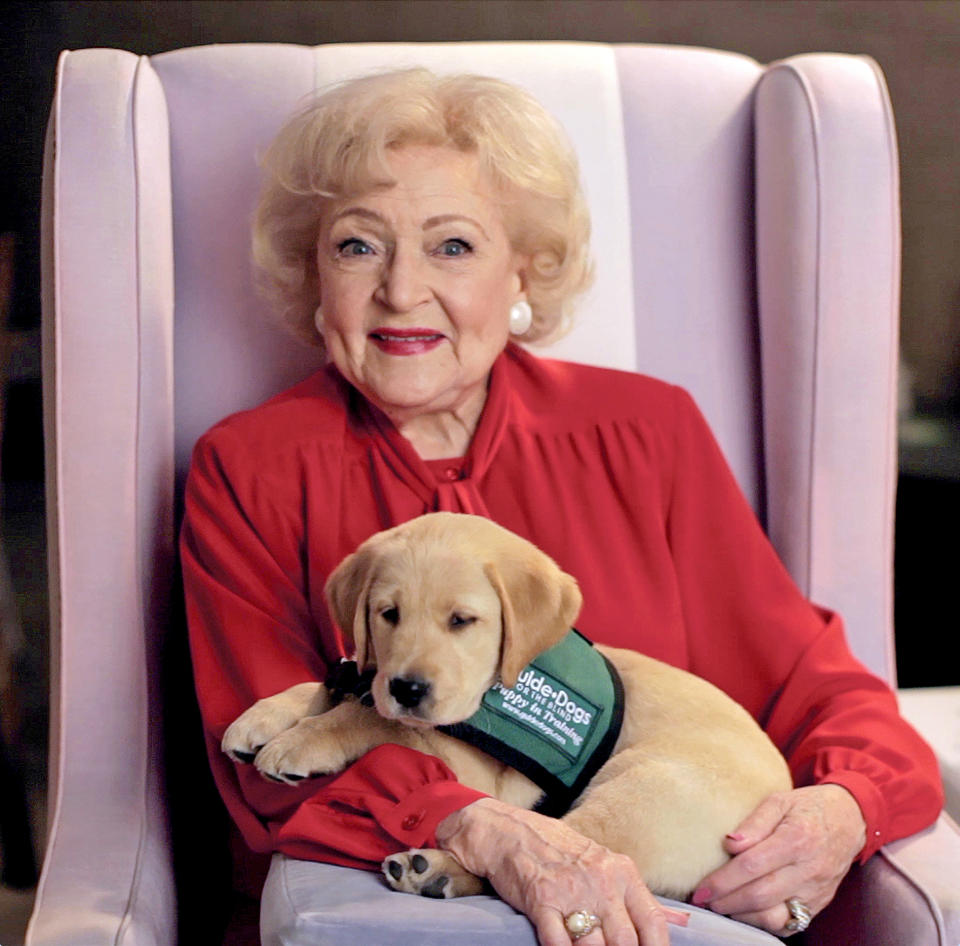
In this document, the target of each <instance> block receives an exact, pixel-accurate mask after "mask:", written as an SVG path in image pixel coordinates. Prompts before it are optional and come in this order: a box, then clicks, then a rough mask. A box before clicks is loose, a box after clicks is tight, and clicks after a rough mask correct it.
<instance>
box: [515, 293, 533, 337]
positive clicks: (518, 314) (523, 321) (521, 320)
mask: <svg viewBox="0 0 960 946" xmlns="http://www.w3.org/2000/svg"><path fill="white" fill-rule="evenodd" d="M531 325H533V309H531V308H530V303H529V302H527V301H526V300H525V299H521V300H520V301H519V302H514V304H513V305H512V306H510V334H511V335H526V334H527V332H529V331H530V326H531Z"/></svg>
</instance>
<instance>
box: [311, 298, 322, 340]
mask: <svg viewBox="0 0 960 946" xmlns="http://www.w3.org/2000/svg"><path fill="white" fill-rule="evenodd" d="M313 324H314V325H316V327H317V331H318V332H319V333H320V334H321V335H323V306H319V305H318V306H317V308H316V309H315V310H314V312H313Z"/></svg>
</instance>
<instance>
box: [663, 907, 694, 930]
mask: <svg viewBox="0 0 960 946" xmlns="http://www.w3.org/2000/svg"><path fill="white" fill-rule="evenodd" d="M666 914H667V922H668V923H671V924H673V925H674V926H687V925H688V924H689V923H690V914H689V913H687V912H686V911H685V910H671V909H669V908H667V909H666Z"/></svg>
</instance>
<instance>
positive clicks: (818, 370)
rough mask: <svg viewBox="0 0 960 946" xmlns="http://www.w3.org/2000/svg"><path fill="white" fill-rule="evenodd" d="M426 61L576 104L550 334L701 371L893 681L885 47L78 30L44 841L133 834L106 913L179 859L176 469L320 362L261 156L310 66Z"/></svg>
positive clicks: (748, 477) (662, 367) (725, 424)
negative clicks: (166, 713)
mask: <svg viewBox="0 0 960 946" xmlns="http://www.w3.org/2000/svg"><path fill="white" fill-rule="evenodd" d="M405 65H426V66H428V67H431V68H433V69H435V70H437V71H474V72H480V73H486V74H491V75H495V76H499V77H502V78H505V79H508V80H510V81H513V82H516V83H518V84H520V85H523V86H525V87H527V88H529V89H530V90H531V91H532V92H533V93H534V94H535V95H536V96H537V97H538V98H539V99H540V100H541V101H542V102H543V103H544V104H545V105H546V106H547V107H548V108H549V109H550V110H551V111H552V112H553V113H554V114H555V115H556V116H557V117H558V118H559V119H560V121H561V122H562V124H563V125H564V126H565V127H566V129H567V131H568V133H569V135H570V137H571V139H572V140H573V143H574V145H575V147H576V149H577V151H578V154H579V156H580V160H581V165H582V171H583V176H584V180H585V184H586V191H587V195H588V199H589V202H590V205H591V209H592V213H593V232H594V241H593V242H594V251H595V257H596V262H597V280H596V285H595V287H594V289H592V290H591V292H590V294H589V296H588V297H587V298H586V299H585V300H584V302H583V304H582V306H581V308H580V312H579V318H578V324H577V327H576V328H575V329H574V331H573V332H572V333H571V334H570V335H569V336H567V337H566V338H565V339H563V340H562V341H561V342H560V343H558V344H557V345H556V346H553V347H552V348H551V349H547V350H546V353H548V354H550V355H555V356H558V357H567V358H571V359H573V360H578V361H587V362H592V363H597V364H604V365H610V366H616V367H621V368H628V369H636V370H640V371H644V372H648V373H651V374H655V375H657V376H660V377H663V378H666V379H667V380H670V381H673V382H676V383H679V384H682V385H684V386H685V387H687V388H688V389H689V390H690V391H691V392H692V393H693V394H694V396H695V397H696V398H697V400H698V401H699V403H700V405H701V407H702V408H703V410H704V412H705V414H706V415H707V417H708V419H709V421H710V422H711V424H712V426H713V428H714V430H715V432H716V434H717V436H718V438H719V440H720V442H721V444H722V446H723V448H724V450H725V451H726V454H727V456H728V459H729V461H730V463H731V465H732V467H733V469H734V472H735V473H736V475H737V477H738V479H739V480H740V483H741V485H742V486H743V488H744V490H745V492H746V493H747V495H748V496H749V498H750V499H751V501H752V502H753V503H754V506H755V508H756V509H757V510H758V513H759V514H760V515H761V516H762V517H763V518H764V520H765V522H766V524H767V527H768V530H769V532H770V534H771V537H772V538H773V540H774V542H775V544H776V545H777V547H778V550H779V551H780V554H781V556H782V557H783V558H784V560H785V562H786V563H787V565H788V567H789V568H790V569H791V571H792V572H793V574H794V576H795V578H796V579H797V581H798V582H799V584H800V586H801V587H802V588H803V590H804V591H805V592H806V593H807V594H809V595H810V596H811V597H812V598H814V599H815V600H817V601H819V602H820V603H822V604H825V605H827V606H830V607H835V608H837V609H839V610H841V611H842V612H843V613H844V614H845V616H846V617H847V620H848V628H849V633H850V637H851V641H852V644H853V647H854V649H855V651H856V652H857V653H858V655H859V656H860V657H861V659H863V660H864V661H865V662H866V663H867V664H868V665H869V666H870V667H871V668H872V669H874V670H875V671H877V672H879V673H881V674H883V675H885V676H887V677H892V673H893V658H892V653H893V651H892V636H891V612H892V609H891V597H890V596H891V587H892V582H891V580H890V579H891V576H890V562H891V559H892V508H893V507H892V497H893V485H894V476H895V467H894V460H895V452H894V439H893V417H894V407H895V404H894V371H895V362H896V359H895V351H896V322H897V320H896V315H897V305H898V277H899V242H898V240H899V222H898V205H897V197H898V194H897V169H896V147H895V138H894V132H893V125H892V119H891V114H890V108H889V103H888V100H887V97H886V92H885V88H884V85H883V80H882V77H881V76H880V73H879V70H878V69H877V68H876V66H875V64H873V63H872V62H871V61H870V60H867V59H863V58H859V57H850V56H831V55H811V56H801V57H796V58H794V59H792V60H787V61H785V62H783V63H780V64H777V65H775V66H773V67H769V68H767V69H765V68H764V67H762V66H760V65H759V64H758V63H756V62H754V61H753V60H751V59H749V58H746V57H744V56H740V55H737V54H733V53H726V52H717V51H712V50H703V49H690V48H681V47H662V46H639V45H624V46H608V45H600V44H568V43H490V44H448V45H404V44H394V45H354V46H351V45H344V46H320V47H304V46H282V45H241V46H208V47H198V48H193V49H183V50H177V51H174V52H169V53H164V54H162V55H159V56H155V57H152V58H147V57H137V56H134V55H132V54H130V53H126V52H122V51H117V50H102V49H100V50H81V51H78V52H70V53H65V54H64V55H63V56H62V58H61V61H60V65H59V76H58V86H57V93H56V97H55V100H54V104H53V113H52V117H51V124H50V132H49V146H48V152H47V155H48V156H47V162H48V163H47V168H46V175H45V237H44V242H45V248H46V256H45V260H46V263H45V279H44V281H45V294H46V295H45V330H44V331H45V377H46V399H45V403H46V413H47V430H48V438H49V444H50V448H49V453H48V467H47V469H48V477H49V503H48V509H49V513H50V531H51V556H52V558H51V581H52V590H53V603H54V615H53V628H54V642H53V645H54V705H53V716H54V739H53V759H54V763H53V771H52V780H53V781H52V784H53V786H54V788H55V795H54V800H55V816H54V820H53V829H52V833H51V845H53V846H56V845H61V847H62V848H63V849H64V851H65V852H66V854H67V856H66V858H65V862H68V861H69V852H70V850H71V845H74V846H76V845H77V844H79V843H80V842H81V841H83V840H84V833H83V832H82V831H81V832H80V833H79V834H76V835H71V834H70V833H69V832H68V831H67V830H66V828H65V826H66V825H67V824H75V823H79V824H83V822H84V820H86V821H87V822H88V824H96V825H97V830H98V831H101V830H102V832H105V835H103V836H102V837H101V838H100V839H99V841H98V844H99V845H100V846H101V847H106V848H111V847H118V846H119V847H122V845H123V844H124V843H127V842H124V839H125V838H126V839H129V838H131V837H133V835H132V834H131V831H133V832H134V834H135V835H136V836H137V837H138V838H140V841H139V842H137V843H134V842H132V841H130V842H129V843H128V846H127V848H126V850H125V853H124V854H123V856H121V857H117V858H115V859H114V860H113V861H112V862H111V864H110V865H108V867H107V868H105V870H106V871H107V875H109V876H107V875H104V876H103V877H99V879H97V880H96V890H97V891H98V897H100V901H98V902H100V903H101V906H100V907H98V909H102V911H104V914H103V915H104V916H107V915H112V914H113V913H115V912H116V911H119V913H120V914H121V915H126V916H128V918H129V917H132V916H134V915H135V914H137V906H136V905H137V898H136V896H135V895H134V894H132V893H131V889H130V888H129V886H128V888H127V889H126V890H120V892H119V893H118V890H119V889H120V888H121V887H122V884H119V886H118V878H120V877H121V876H122V875H124V872H125V871H126V870H127V868H128V867H129V866H130V865H131V864H134V863H138V864H139V863H142V862H143V861H144V859H146V861H147V862H148V863H152V864H153V865H154V867H155V868H156V871H157V877H158V878H159V876H160V875H161V874H162V873H163V871H164V870H165V869H166V868H165V866H164V857H165V856H166V855H165V854H164V843H165V842H164V830H165V829H164V826H163V819H162V817H161V816H160V815H158V814H157V813H156V812H152V811H151V810H150V806H149V805H147V806H146V808H145V807H144V805H145V801H144V800H145V799H146V798H149V797H151V794H150V793H151V792H155V791H157V784H158V782H157V775H156V761H157V760H156V748H155V747H156V740H153V739H152V738H151V733H152V732H154V731H155V730H154V728H153V727H154V726H155V716H156V706H157V704H156V694H155V693H154V692H153V690H152V688H151V681H152V680H153V679H154V675H153V666H154V664H153V661H154V660H155V657H156V652H157V649H158V647H159V646H160V644H159V642H160V641H161V640H162V635H163V631H164V628H165V621H166V616H165V610H164V603H165V601H166V600H167V598H168V596H169V582H170V575H171V562H172V539H173V514H172V509H173V483H174V480H175V477H176V476H182V475H183V473H184V471H185V468H186V465H187V462H188V458H189V452H190V449H191V447H192V444H193V442H194V441H195V439H196V438H197V436H198V435H199V434H200V433H201V432H202V431H203V430H204V429H205V428H206V427H208V426H209V425H210V424H212V423H213V422H215V421H216V420H217V419H219V418H220V417H222V416H223V415H225V414H227V413H229V412H232V411H234V410H238V409H241V408H244V407H248V406H251V405H253V404H255V403H257V402H259V401H261V400H263V399H264V398H265V397H267V396H269V395H270V394H272V393H274V392H275V391H277V390H280V389H281V388H283V387H284V386H286V385H287V384H289V383H292V382H293V381H295V380H298V379H299V378H300V377H303V376H304V375H305V374H307V373H308V372H309V371H310V370H312V368H313V367H315V365H316V353H315V352H313V351H312V350H309V349H305V348H304V347H302V346H301V345H299V343H297V342H295V341H294V340H292V339H291V338H289V337H287V336H286V335H285V334H284V332H283V330H282V329H280V328H279V327H278V326H276V325H275V324H273V323H272V321H271V318H270V317H269V316H268V315H267V314H266V313H265V311H264V306H263V304H262V302H261V301H260V300H259V299H258V297H257V295H256V293H255V291H254V289H253V282H252V279H251V272H250V266H249V249H248V245H249V243H248V229H249V218H250V214H251V210H252V207H253V204H254V200H255V196H256V192H257V182H258V168H257V161H256V156H257V153H258V152H259V151H261V150H262V149H263V148H264V147H265V145H266V144H267V143H268V142H269V140H270V139H271V137H272V136H273V134H274V132H275V131H276V130H277V128H278V127H279V125H280V123H281V122H282V120H283V119H284V118H285V117H286V116H287V115H288V114H289V113H290V112H291V111H293V110H294V109H295V108H296V107H297V106H298V105H299V104H300V103H301V102H302V101H303V99H304V98H305V97H306V96H308V95H309V94H310V93H312V92H313V91H314V90H315V89H316V88H318V87H323V86H325V85H327V84H329V83H332V82H335V81H338V80H340V79H343V78H345V77H348V76H352V75H356V74H360V73H364V72H369V71H371V70H374V69H384V68H391V67H400V66H405ZM92 706H96V707H97V714H96V717H97V726H98V727H100V728H99V729H98V730H97V740H96V745H95V746H92V745H91V742H92V740H91V738H90V734H91V729H90V728H89V726H90V720H91V716H90V714H91V707H92ZM118 747H120V749H119V750H118ZM131 759H135V760H139V761H138V763H137V765H135V766H133V768H131ZM91 805H92V806H93V808H90V806H91ZM91 810H97V811H100V810H103V811H109V812H110V816H111V819H112V823H111V824H109V825H107V824H103V825H101V824H100V823H99V822H96V820H95V819H94V820H93V821H91V820H90V816H89V814H88V812H89V811H91ZM134 829H135V830H134ZM143 839H146V841H144V840H143ZM138 845H139V846H138ZM76 850H77V851H79V849H76ZM88 854H89V850H88V851H80V852H79V854H78V856H79V855H82V856H88ZM151 858H152V860H151ZM65 870H66V868H65ZM57 871H58V868H57V862H56V860H55V859H49V860H48V865H47V869H46V872H45V878H44V884H45V886H44V887H42V888H41V892H40V897H39V900H38V902H40V901H43V900H44V899H46V901H47V902H48V903H49V902H52V900H53V899H54V898H55V896H60V897H63V896H65V893H64V891H65V890H66V886H64V885H67V884H68V883H69V882H70V880H71V878H69V877H68V876H67V875H66V874H64V875H63V876H62V877H61V876H60V875H59V874H58V873H57ZM111 871H112V872H113V873H112V874H111V873H110V872H111ZM74 879H75V878H74ZM157 883H160V885H161V887H162V882H161V881H160V880H157ZM143 884H144V881H143V879H142V877H141V880H140V881H138V886H137V888H136V890H142V888H143ZM165 896H167V897H168V898H169V897H172V893H169V892H168V893H167V894H166V895H165ZM104 898H105V899H104ZM111 898H112V899H111ZM68 899H69V898H68ZM62 902H64V903H66V902H67V901H62ZM86 902H87V903H88V904H89V903H92V902H93V899H90V898H89V897H88V899H87V901H86ZM104 904H105V905H104ZM38 917H39V919H38ZM154 919H155V918H154ZM96 922H100V921H96ZM104 922H106V921H104ZM136 922H137V921H136V920H129V919H128V923H132V924H133V925H134V926H136ZM144 922H145V921H144ZM151 922H154V921H153V920H151ZM156 922H159V921H156ZM43 923H44V921H43V919H42V910H38V914H37V917H35V921H34V928H33V935H34V937H35V939H34V940H33V942H37V943H39V942H47V941H48V940H44V939H43V938H42V936H41V931H42V929H44V926H43ZM91 923H94V925H96V924H95V921H94V920H91ZM147 925H149V923H147ZM49 941H50V942H55V941H56V940H49ZM71 941H73V942H77V941H79V940H77V939H76V937H75V935H74V938H73V939H72V940H71ZM150 941H153V940H150ZM156 941H158V942H159V941H163V940H162V939H158V940H156Z"/></svg>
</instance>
